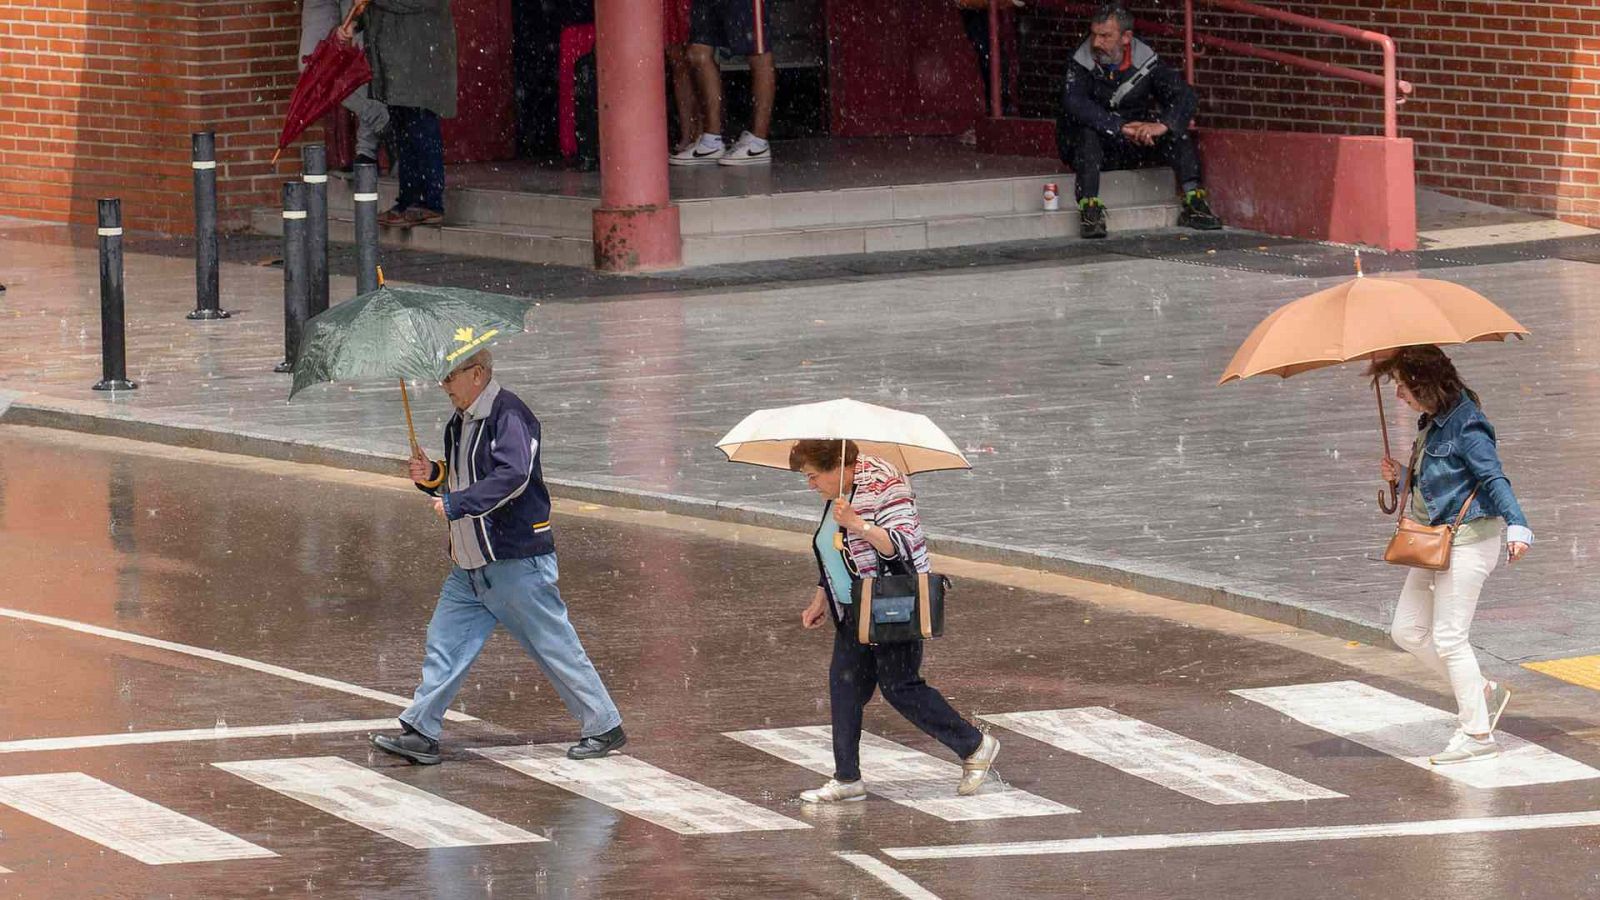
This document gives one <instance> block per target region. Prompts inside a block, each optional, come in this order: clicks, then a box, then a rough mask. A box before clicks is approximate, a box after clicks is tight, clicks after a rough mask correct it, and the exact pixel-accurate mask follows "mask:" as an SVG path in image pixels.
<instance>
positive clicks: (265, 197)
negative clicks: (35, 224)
mask: <svg viewBox="0 0 1600 900" xmlns="http://www.w3.org/2000/svg"><path fill="white" fill-rule="evenodd" d="M299 21H300V12H299V3H298V2H297V0H5V2H4V3H0V47H3V54H0V215H17V216H25V217H29V218H38V219H49V220H55V221H68V220H70V221H79V222H92V221H93V220H94V216H95V211H94V210H95V206H94V201H95V199H96V198H98V197H106V196H120V197H121V198H122V201H123V204H122V206H123V219H124V222H125V225H126V227H128V228H130V229H141V230H145V229H148V230H157V231H162V232H169V233H185V232H188V231H190V230H191V229H192V227H193V222H192V203H193V200H192V197H191V192H190V187H189V186H190V184H191V172H190V168H189V134H190V132H193V131H200V130H206V129H211V130H214V131H215V132H216V133H217V155H218V159H219V160H220V162H219V165H218V183H219V185H220V206H221V209H220V211H219V212H220V215H221V220H222V222H223V224H224V226H225V227H238V226H241V225H243V224H245V222H246V220H247V218H248V210H249V208H250V207H252V206H259V205H263V204H272V203H275V202H276V200H275V198H276V196H277V192H278V190H279V187H278V186H279V184H281V182H282V181H283V180H284V177H285V176H286V175H288V174H289V173H291V172H293V171H294V170H295V168H296V165H295V161H293V160H283V161H280V163H279V165H278V173H279V174H274V173H273V172H272V170H271V168H270V167H269V165H268V160H269V159H270V157H271V155H272V148H273V146H274V145H275V143H276V139H277V132H278V128H279V127H280V125H281V123H282V116H283V112H284V108H285V106H286V104H287V100H288V96H289V92H290V91H291V90H292V89H293V87H294V82H295V77H296V71H295V54H296V52H297V50H298V46H299Z"/></svg>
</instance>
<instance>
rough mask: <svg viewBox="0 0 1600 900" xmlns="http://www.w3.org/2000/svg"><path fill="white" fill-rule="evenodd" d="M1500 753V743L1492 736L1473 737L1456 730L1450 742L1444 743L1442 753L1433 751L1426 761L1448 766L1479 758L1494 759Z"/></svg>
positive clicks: (1475, 760)
mask: <svg viewBox="0 0 1600 900" xmlns="http://www.w3.org/2000/svg"><path fill="white" fill-rule="evenodd" d="M1499 755H1500V745H1498V744H1496V743H1495V742H1494V736H1493V735H1490V736H1488V737H1486V738H1481V739H1480V738H1475V737H1473V736H1472V735H1470V734H1467V733H1466V732H1464V731H1458V732H1456V735H1455V737H1453V738H1451V739H1450V743H1449V744H1446V745H1445V748H1444V751H1443V752H1442V753H1435V754H1434V755H1432V756H1430V757H1428V762H1430V763H1433V764H1434V765H1436V766H1449V765H1455V764H1457V763H1468V762H1477V761H1478V760H1481V759H1494V758H1495V757H1496V756H1499Z"/></svg>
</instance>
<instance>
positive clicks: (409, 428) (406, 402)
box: [400, 378, 421, 456]
mask: <svg viewBox="0 0 1600 900" xmlns="http://www.w3.org/2000/svg"><path fill="white" fill-rule="evenodd" d="M400 403H401V405H403V406H405V408H406V434H407V435H409V436H410V438H411V455H412V456H416V455H417V452H418V450H420V449H421V448H420V447H418V446H417V428H416V426H415V425H413V424H411V397H410V396H409V395H408V394H407V393H406V380H405V379H404V378H402V379H400Z"/></svg>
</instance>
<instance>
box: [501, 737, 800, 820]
mask: <svg viewBox="0 0 1600 900" xmlns="http://www.w3.org/2000/svg"><path fill="white" fill-rule="evenodd" d="M472 752H473V753H476V754H478V755H480V756H482V757H484V758H486V759H492V760H494V761H495V762H497V763H500V764H501V765H503V766H507V767H509V768H511V769H515V770H516V771H518V772H521V773H522V774H524V775H528V776H531V777H533V778H537V779H539V780H540V781H543V782H545V783H546V784H553V785H555V786H556V787H559V788H562V789H564V790H568V791H571V792H573V793H574V794H577V795H579V796H580V797H587V798H588V799H590V800H593V801H595V802H596V803H604V804H605V805H606V806H609V807H611V808H612V809H615V810H619V811H621V812H624V813H627V814H628V815H630V816H635V817H637V818H640V819H644V820H645V821H646V822H652V823H654V824H656V825H660V826H661V827H663V828H668V829H671V830H672V831H676V832H677V833H679V834H734V833H737V832H742V831H782V830H786V829H792V828H810V827H811V826H810V825H807V824H806V823H804V822H797V821H795V820H794V819H791V818H788V817H787V816H780V815H778V814H777V813H775V812H772V811H770V810H768V809H764V808H762V807H760V806H756V805H755V804H753V803H748V802H746V801H744V800H740V799H739V798H738V797H735V796H733V795H731V794H724V793H723V792H721V791H719V790H716V789H714V788H709V787H706V786H705V785H703V784H699V783H696V782H693V781H690V780H689V779H687V778H683V777H680V776H678V775H674V774H672V773H671V772H668V771H665V770H663V769H658V768H656V767H655V766H652V765H650V764H649V763H647V762H643V761H641V760H637V759H634V758H632V757H629V756H621V755H616V754H613V755H611V756H607V757H603V758H601V759H588V760H572V759H567V748H566V746H565V745H563V744H524V745H520V746H515V747H485V748H481V749H480V748H474V749H473V751H472Z"/></svg>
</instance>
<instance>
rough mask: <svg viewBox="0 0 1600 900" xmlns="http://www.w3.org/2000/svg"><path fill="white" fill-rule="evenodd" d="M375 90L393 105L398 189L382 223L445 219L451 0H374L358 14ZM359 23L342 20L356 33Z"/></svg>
mask: <svg viewBox="0 0 1600 900" xmlns="http://www.w3.org/2000/svg"><path fill="white" fill-rule="evenodd" d="M359 22H360V27H361V30H362V34H363V35H364V36H365V38H366V44H367V60H368V61H369V62H370V63H371V64H372V96H373V97H374V98H376V99H378V100H381V101H383V102H384V103H385V104H387V105H388V107H389V120H390V123H391V125H390V127H391V129H392V130H393V133H394V145H395V167H396V169H397V170H398V175H399V179H400V193H399V195H398V196H397V197H396V198H395V204H394V208H392V209H389V210H387V211H385V212H384V213H382V214H380V215H379V216H378V222H379V224H382V225H387V226H390V227H398V228H411V227H413V226H416V225H438V224H440V223H441V222H443V221H444V136H443V134H442V133H441V132H440V129H439V120H440V119H441V118H445V119H450V118H454V117H455V114H456V29H455V20H454V19H453V18H452V16H451V14H450V0H369V2H368V3H367V5H366V7H365V9H364V11H363V12H362V14H361V15H360V18H359ZM355 24H356V23H355V21H354V20H353V21H352V22H351V23H350V24H349V25H346V26H345V35H346V37H347V38H349V37H352V36H353V32H354V28H355Z"/></svg>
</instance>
